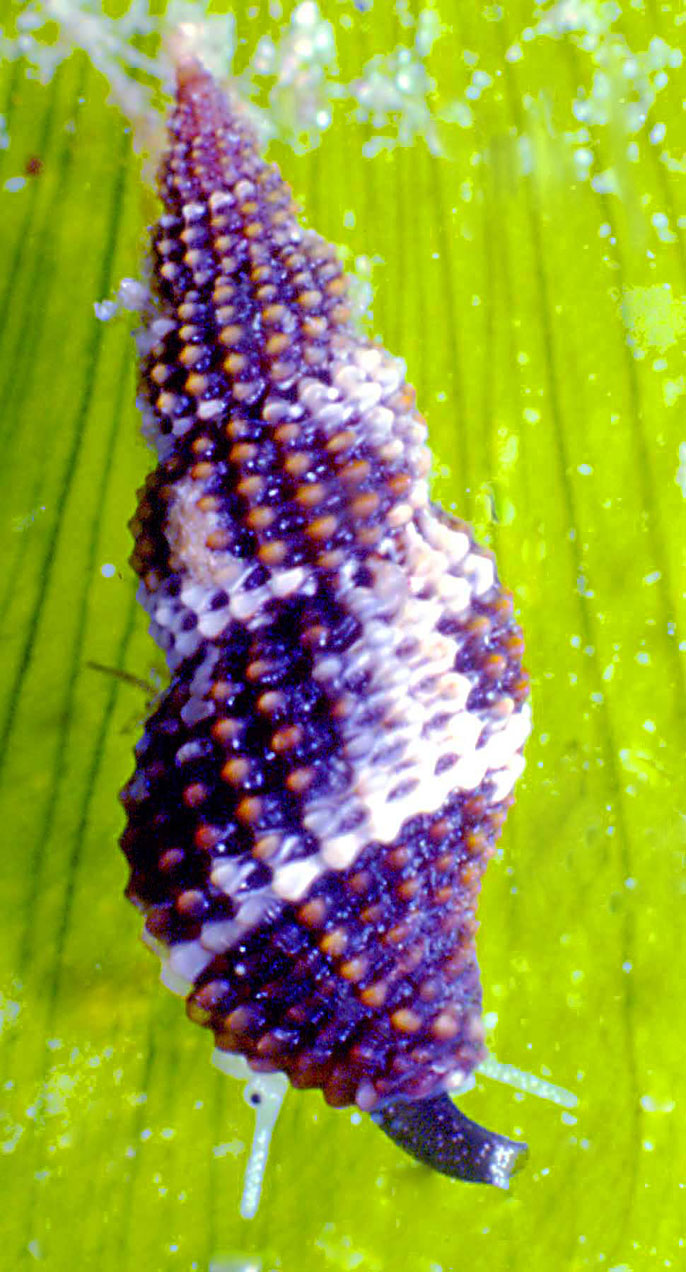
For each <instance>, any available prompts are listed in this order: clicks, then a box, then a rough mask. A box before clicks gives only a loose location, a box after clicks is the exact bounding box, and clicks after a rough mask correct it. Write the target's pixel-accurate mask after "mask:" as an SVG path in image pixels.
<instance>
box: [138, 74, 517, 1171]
mask: <svg viewBox="0 0 686 1272" xmlns="http://www.w3.org/2000/svg"><path fill="white" fill-rule="evenodd" d="M159 186H160V194H161V198H162V202H163V204H164V212H163V215H162V216H161V217H160V220H159V222H158V224H157V225H156V226H155V227H154V228H153V231H152V291H153V300H154V309H153V310H151V313H150V315H149V317H148V320H147V326H146V329H145V331H144V332H143V333H142V336H141V340H140V344H141V351H142V361H141V406H142V410H143V415H144V425H145V431H146V433H147V434H148V435H149V436H150V437H151V439H152V440H153V441H154V442H155V445H156V447H157V450H158V457H159V462H158V466H157V468H156V469H155V471H154V473H153V474H152V475H151V477H150V478H149V479H148V482H147V484H146V486H145V489H144V490H143V491H142V492H141V497H140V503H139V507H138V511H137V514H136V516H135V517H134V520H133V522H132V529H133V533H134V536H135V549H134V553H133V557H132V562H133V566H134V569H135V570H136V572H137V573H138V575H139V577H140V590H139V596H140V599H141V601H142V603H143V605H144V606H145V607H146V609H147V610H148V612H149V614H150V618H151V633H152V635H153V636H154V638H155V640H156V641H157V642H158V644H159V645H160V646H161V648H162V649H164V651H165V653H166V656H167V660H168V664H169V668H170V672H171V677H172V679H171V683H170V685H169V688H168V690H167V691H166V693H165V694H164V695H163V697H162V699H161V701H160V702H159V704H158V706H157V709H156V710H155V712H154V714H153V715H152V717H151V719H150V720H149V721H148V724H147V726H146V729H145V733H144V736H143V738H142V740H141V742H140V743H139V745H138V747H137V751H136V772H135V774H134V776H133V778H132V779H131V781H130V782H129V784H128V786H127V787H126V789H125V791H124V792H123V800H124V805H125V808H126V812H127V815H128V824H127V827H126V830H125V832H124V835H123V838H122V847H123V849H124V852H125V853H126V856H127V858H128V861H129V864H130V867H131V873H130V881H129V886H128V895H129V896H130V897H131V899H132V900H133V901H134V902H135V903H136V904H137V905H138V906H139V907H140V908H141V909H142V910H143V912H144V914H145V916H146V918H145V926H146V930H147V932H148V934H149V936H150V937H152V938H154V939H155V941H156V943H157V945H158V948H159V949H160V951H161V952H162V954H163V956H164V957H165V959H166V960H167V963H168V968H169V970H170V973H171V974H173V975H175V976H180V977H181V978H183V980H184V981H185V983H186V986H187V989H188V998H187V1007H188V1013H189V1015H190V1017H191V1019H193V1020H196V1021H198V1022H199V1023H201V1024H203V1025H205V1026H207V1027H209V1028H210V1029H211V1030H212V1031H213V1032H214V1035H215V1040H216V1044H217V1046H218V1047H219V1048H220V1049H221V1050H223V1051H227V1052H238V1053H240V1054H242V1055H243V1056H244V1057H246V1059H247V1060H248V1062H249V1064H250V1065H251V1066H252V1067H253V1068H254V1069H256V1070H258V1071H259V1070H263V1071H277V1070H278V1071H282V1072H284V1073H285V1074H287V1076H288V1077H289V1079H290V1081H291V1083H292V1084H293V1085H294V1086H296V1087H320V1088H321V1089H322V1091H323V1093H324V1096H325V1098H326V1099H327V1101H328V1102H329V1103H330V1104H333V1105H338V1106H340V1105H345V1104H349V1103H353V1102H356V1103H357V1104H358V1105H359V1106H360V1107H361V1108H362V1109H364V1110H366V1111H370V1112H373V1114H374V1117H375V1120H377V1121H378V1122H379V1123H380V1124H381V1126H382V1127H383V1129H385V1130H386V1131H387V1133H388V1134H390V1135H391V1136H392V1137H393V1138H395V1139H396V1140H397V1141H398V1142H400V1143H402V1144H403V1145H404V1146H405V1147H406V1148H407V1149H408V1151H409V1152H411V1153H413V1154H414V1155H415V1156H419V1157H420V1158H421V1159H422V1160H425V1161H428V1162H429V1163H430V1164H433V1165H435V1166H436V1168H437V1169H439V1170H444V1171H445V1172H446V1173H449V1174H450V1173H452V1174H457V1175H459V1176H460V1177H462V1178H470V1179H473V1178H482V1179H487V1180H488V1181H489V1182H496V1183H503V1180H504V1181H505V1182H506V1177H507V1175H508V1174H509V1171H510V1169H511V1168H512V1164H513V1163H514V1160H515V1158H516V1156H517V1153H518V1151H519V1146H513V1145H510V1143H509V1141H503V1140H502V1139H501V1138H500V1137H498V1136H490V1137H488V1133H486V1132H483V1131H481V1128H473V1124H472V1123H469V1122H467V1120H466V1119H465V1118H463V1117H462V1115H461V1114H459V1113H458V1112H457V1110H456V1109H454V1107H453V1105H452V1103H451V1102H450V1100H449V1099H448V1097H447V1095H445V1094H444V1092H445V1091H446V1089H448V1088H454V1087H456V1086H459V1085H460V1084H461V1083H462V1082H463V1081H464V1080H466V1079H467V1077H468V1076H469V1074H470V1073H471V1072H472V1070H473V1069H474V1068H475V1066H476V1065H478V1064H479V1062H480V1061H481V1060H482V1058H483V1057H484V1055H485V1052H484V1047H483V1041H482V1038H483V1030H482V1025H481V993H480V984H479V973H478V966H477V960H476V951H475V944H474V937H475V932H476V928H477V922H476V905H477V899H478V891H479V886H480V880H481V876H482V873H483V870H484V867H485V865H486V862H487V860H488V858H489V856H490V855H491V854H492V852H493V847H494V842H495V839H496V837H497V834H498V831H499V828H500V825H501V823H502V821H503V818H504V816H505V813H506V810H507V807H508V805H509V803H510V802H511V798H512V796H511V792H512V788H513V785H514V782H515V780H516V778H517V776H518V774H519V773H520V771H521V769H522V767H523V759H522V755H521V748H522V746H523V744H524V741H525V738H526V736H527V734H528V731H529V727H530V724H529V714H528V707H527V706H526V694H527V680H526V676H525V674H524V673H523V671H522V667H521V653H522V640H521V635H520V632H519V630H518V628H517V626H516V624H515V622H514V619H513V613H512V602H511V598H510V596H509V594H508V593H507V592H505V591H504V590H503V588H502V587H501V585H500V583H499V581H498V577H497V574H496V571H495V566H494V562H493V558H492V556H491V554H490V553H489V552H487V551H485V550H483V549H481V548H479V547H478V546H477V545H476V544H475V543H474V540H473V538H472V535H471V531H470V529H469V527H467V526H466V525H464V524H463V523H461V522H459V521H457V520H455V519H454V518H452V517H449V516H448V515H446V514H445V513H443V511H442V510H441V509H439V508H438V507H436V506H435V505H433V504H432V503H431V501H430V498H429V490H428V480H427V479H428V471H429V466H430V458H429V453H428V450H427V448H426V426H425V424H424V421H423V419H422V418H421V416H420V415H419V414H418V412H417V411H416V409H415V406H414V394H413V391H412V389H411V388H410V387H409V386H408V385H407V384H406V382H405V380H404V368H403V366H402V364H401V363H400V362H399V361H398V360H397V359H395V358H393V357H391V356H390V355H389V354H388V353H387V352H386V351H385V350H384V349H383V348H382V347H381V346H380V345H379V344H378V343H375V342H373V341H371V340H369V339H367V338H366V337H365V336H364V335H362V334H360V332H359V331H358V330H357V329H356V327H355V326H354V324H353V323H352V320H351V316H350V306H349V303H348V281H347V279H346V277H345V276H344V274H343V271H342V267H341V264H340V261H339V260H338V258H337V256H336V253H335V250H334V249H333V247H331V246H330V245H329V244H327V243H325V242H324V241H323V240H322V239H321V238H320V237H319V236H318V235H317V234H315V233H314V232H313V231H311V230H305V229H303V228H302V227H301V225H300V224H299V223H298V220H297V218H296V213H295V209H294V205H293V201H292V196H291V193H290V190H289V188H288V186H287V185H286V184H285V183H284V181H283V180H282V178H281V176H280V174H279V172H278V170H277V169H276V168H275V167H274V166H273V165H270V164H268V163H266V162H265V161H264V160H263V159H262V158H261V156H260V154H259V150H258V147H257V144H256V140H255V137H254V135H253V132H252V129H251V127H250V125H249V123H248V121H247V120H246V118H245V115H244V112H243V110H242V108H241V106H240V104H239V103H238V101H237V100H235V99H234V98H233V97H232V96H231V97H228V98H227V97H226V96H225V95H224V93H223V92H221V91H220V89H219V88H218V86H217V85H216V84H215V82H214V81H213V79H212V78H211V76H210V75H209V74H208V73H207V72H206V71H205V70H204V68H203V67H202V65H201V64H200V63H199V62H198V61H196V60H194V59H193V58H192V57H190V56H189V55H187V54H185V53H183V54H182V55H180V57H179V61H178V72H177V96H176V106H175V109H174V111H173V114H172V116H171V120H170V124H169V141H168V148H167V151H166V154H165V157H164V159H163V162H162V167H161V172H160V178H159ZM408 1102H420V1104H419V1105H418V1106H416V1107H415V1106H412V1105H410V1104H409V1103H408ZM412 1108H414V1111H413V1112H410V1110H411V1109H412ZM432 1110H434V1111H435V1116H433V1114H432V1116H431V1117H429V1114H430V1113H431V1111H432ZM451 1119H452V1120H451ZM429 1123H431V1124H432V1125H433V1126H434V1130H435V1134H433V1135H428V1136H427V1134H426V1133H425V1132H426V1127H427V1126H428V1125H429ZM439 1126H440V1132H439V1130H438V1129H436V1128H438V1127H439ZM451 1127H452V1130H451V1129H450V1128H451ZM470 1128H471V1129H470ZM476 1132H478V1133H479V1135H478V1136H476V1138H475V1134H476ZM451 1136H452V1140H453V1152H452V1158H451V1152H450V1141H451ZM484 1136H487V1139H486V1140H484ZM439 1141H440V1147H439V1148H436V1143H437V1142H439ZM423 1142H424V1144H425V1147H424V1149H423V1148H422V1143H423ZM446 1145H447V1146H448V1147H447V1148H446ZM503 1145H506V1146H508V1151H510V1150H511V1152H510V1157H511V1164H510V1165H508V1166H507V1168H506V1169H503V1170H501V1172H500V1177H497V1176H498V1172H497V1171H494V1170H493V1169H492V1167H493V1161H494V1159H495V1157H497V1156H498V1154H499V1158H498V1160H499V1161H500V1162H501V1164H502V1162H503V1160H505V1158H503V1148H502V1146H503ZM506 1156H507V1154H506ZM507 1160H510V1159H507Z"/></svg>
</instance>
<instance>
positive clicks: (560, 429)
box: [503, 45, 641, 1228]
mask: <svg viewBox="0 0 686 1272" xmlns="http://www.w3.org/2000/svg"><path fill="white" fill-rule="evenodd" d="M505 47H507V46H506V45H505V46H504V48H503V53H504V51H505ZM503 65H504V66H505V68H506V70H505V85H506V91H507V95H508V98H509V104H510V111H511V114H512V118H513V120H514V122H515V126H516V128H517V132H518V134H519V135H522V134H523V131H524V129H523V120H522V116H521V110H520V99H519V95H518V89H517V87H516V74H515V71H514V68H513V66H512V64H511V63H509V62H506V61H505V59H504V58H503ZM524 190H525V197H526V202H527V215H528V220H529V226H530V234H531V241H532V245H533V250H534V269H535V279H536V288H537V291H538V297H539V312H540V315H541V334H542V339H543V345H544V351H545V376H546V388H547V395H548V400H549V403H550V415H551V420H552V423H553V430H554V441H555V448H556V451H557V460H558V462H557V467H558V473H557V476H558V481H559V484H560V489H561V493H562V499H563V504H564V508H565V512H566V515H567V517H568V523H569V525H570V526H574V527H576V528H577V530H578V529H579V528H580V522H579V518H578V515H577V509H576V502H575V499H574V492H573V489H572V485H571V482H570V480H569V458H568V455H567V445H566V437H565V424H564V420H563V417H562V408H561V404H560V400H559V395H558V389H557V385H558V380H559V370H558V363H557V356H556V351H555V342H554V339H553V332H552V327H551V321H550V314H551V306H550V293H549V285H548V279H547V274H546V264H545V250H544V246H543V241H542V236H541V224H542V214H541V209H540V193H539V189H538V185H537V180H536V171H535V169H534V170H533V171H532V173H531V175H530V177H529V178H528V179H527V180H526V181H525V183H524ZM580 541H581V535H580V534H577V535H576V536H575V537H574V538H573V539H571V540H568V545H569V546H568V551H569V553H570V555H571V558H572V566H573V570H574V577H575V579H576V578H578V577H579V574H580V573H582V570H583V561H582V555H581V551H580V547H579V543H580ZM577 597H578V601H577V603H578V612H579V623H580V628H581V632H582V633H583V640H584V643H585V645H586V646H587V647H590V648H592V649H593V654H592V655H591V668H592V676H593V679H594V681H595V684H596V685H597V686H598V687H599V688H600V686H601V677H600V668H599V666H598V656H597V652H596V650H597V644H596V640H595V635H594V622H593V618H592V615H591V612H590V608H589V606H588V603H587V602H586V600H585V598H583V597H582V596H580V595H579V594H578V593H577ZM599 722H600V734H601V739H602V751H603V760H604V764H605V768H606V772H607V775H608V787H609V790H610V792H611V793H612V794H613V795H614V804H615V821H616V825H617V835H616V841H617V844H618V864H619V869H620V872H621V874H622V879H626V878H628V877H629V876H630V875H631V873H632V870H631V861H632V851H631V837H630V834H629V827H628V819H627V816H626V811H625V807H624V795H623V790H622V786H621V782H620V779H619V771H618V768H617V759H616V757H617V744H616V739H615V736H614V730H613V726H612V720H611V717H610V713H609V708H608V705H607V701H606V698H605V695H603V696H602V700H601V703H600V707H599ZM635 926H636V925H635V919H634V916H633V911H632V909H631V907H630V906H629V905H626V904H625V905H624V906H623V909H622V925H621V933H620V947H621V956H622V962H630V963H634V962H635V953H634V951H635V935H636V932H635ZM622 983H623V989H624V993H623V998H622V1008H623V1012H622V1017H623V1025H624V1049H623V1056H624V1060H625V1065H626V1070H627V1080H628V1086H629V1093H630V1094H629V1101H628V1110H629V1117H630V1121H631V1141H632V1152H631V1156H630V1160H629V1161H628V1163H627V1164H626V1170H625V1180H626V1193H625V1196H626V1201H625V1207H624V1219H623V1225H622V1226H623V1228H624V1227H625V1226H626V1223H627V1221H628V1218H629V1215H630V1213H631V1209H632V1206H633V1203H634V1198H635V1195H636V1188H637V1184H638V1162H639V1156H640V1143H641V1131H640V1121H641V1119H640V1104H639V1084H638V1064H637V1057H636V1038H635V1024H634V1007H635V1003H634V995H633V989H632V986H631V984H630V982H629V978H628V977H625V978H624V979H623V982H622Z"/></svg>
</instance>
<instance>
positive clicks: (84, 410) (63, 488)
mask: <svg viewBox="0 0 686 1272" xmlns="http://www.w3.org/2000/svg"><path fill="white" fill-rule="evenodd" d="M128 146H129V139H128V137H126V135H125V134H122V140H121V143H120V153H119V154H118V155H117V156H116V157H115V160H114V163H115V182H114V191H113V198H112V203H111V207H110V217H109V223H108V227H107V235H106V239H105V244H104V248H103V256H102V268H101V273H100V279H99V281H98V292H97V294H98V295H99V296H104V295H107V293H108V291H109V290H110V286H111V278H112V266H113V261H114V253H115V248H116V242H117V235H118V230H119V223H120V220H121V213H122V205H123V198H124V188H125V182H126V165H125V164H124V162H123V160H124V156H125V154H126V152H127V150H128ZM103 338H104V335H103V326H102V323H99V322H96V321H95V320H94V321H93V332H92V336H91V339H90V341H89V344H88V347H87V349H86V352H85V358H84V363H85V370H84V384H83V389H82V393H81V399H80V402H79V405H78V409H77V411H76V414H75V418H74V425H73V434H72V443H71V446H70V448H69V452H68V455H67V459H66V463H65V465H64V469H63V472H62V477H61V481H60V483H59V494H58V496H57V499H56V501H55V506H56V516H55V519H54V521H53V524H52V526H51V528H50V534H49V536H48V540H47V545H46V549H45V553H44V556H43V560H42V563H41V565H40V568H39V574H40V581H41V586H40V593H39V596H38V598H37V600H36V603H35V605H34V607H33V612H32V614H31V617H30V619H29V622H28V624H27V632H26V638H25V641H24V647H23V650H22V656H21V658H20V661H19V667H18V669H17V672H16V675H15V679H14V682H13V684H12V688H11V690H10V695H9V702H8V707H7V711H6V714H5V719H4V721H3V725H2V729H1V731H0V781H1V780H2V775H3V772H4V765H5V760H6V758H7V747H8V743H9V740H10V737H11V735H12V730H13V727H14V721H15V718H16V713H17V709H18V706H19V701H20V697H21V693H22V690H23V687H24V683H25V680H26V676H27V673H28V670H29V668H30V665H31V661H32V658H33V651H34V646H35V643H36V637H37V634H38V629H39V626H40V621H41V617H42V614H43V607H44V604H45V598H46V595H47V592H48V588H49V586H50V580H51V578H52V573H53V569H54V567H55V562H56V559H57V550H58V545H59V540H60V534H61V530H62V522H63V520H64V515H65V512H66V508H67V503H68V500H69V496H70V493H71V488H72V484H73V481H74V476H75V472H76V464H77V459H78V455H79V451H80V448H81V444H82V441H83V437H84V433H85V429H86V423H87V419H88V412H89V410H90V407H91V403H92V400H93V391H94V388H95V380H96V376H97V368H98V362H99V358H100V354H101V350H102V343H103ZM74 674H75V673H74V671H73V670H72V675H74Z"/></svg>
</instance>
